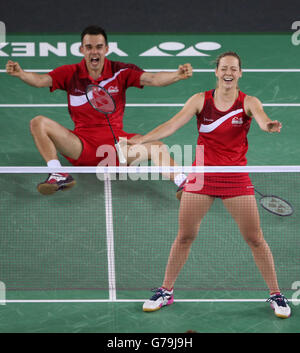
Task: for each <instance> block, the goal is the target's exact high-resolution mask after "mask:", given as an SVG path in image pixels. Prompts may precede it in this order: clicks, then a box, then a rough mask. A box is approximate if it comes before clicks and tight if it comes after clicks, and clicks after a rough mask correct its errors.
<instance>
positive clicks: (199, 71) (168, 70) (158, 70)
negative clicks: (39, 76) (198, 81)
mask: <svg viewBox="0 0 300 353" xmlns="http://www.w3.org/2000/svg"><path fill="white" fill-rule="evenodd" d="M52 70H53V69H25V70H24V71H29V72H50V71H52ZM242 70H243V72H258V73H260V72H286V73H289V72H300V69H242ZM144 71H147V72H160V71H166V72H175V71H177V69H144ZM214 71H215V69H193V72H197V73H205V72H214ZM0 73H6V70H3V69H1V70H0Z"/></svg>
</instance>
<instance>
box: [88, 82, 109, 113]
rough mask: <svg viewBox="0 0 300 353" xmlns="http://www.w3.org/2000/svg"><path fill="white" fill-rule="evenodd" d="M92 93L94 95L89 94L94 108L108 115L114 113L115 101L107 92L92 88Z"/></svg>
mask: <svg viewBox="0 0 300 353" xmlns="http://www.w3.org/2000/svg"><path fill="white" fill-rule="evenodd" d="M91 93H92V95H89V94H88V97H90V102H91V104H92V105H93V106H94V108H96V109H98V110H100V111H101V112H103V113H107V114H109V113H113V112H114V110H115V104H114V101H113V99H112V98H111V97H110V95H109V94H108V93H107V92H106V91H104V90H103V89H102V88H100V87H92V88H91Z"/></svg>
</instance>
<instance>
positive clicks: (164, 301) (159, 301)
mask: <svg viewBox="0 0 300 353" xmlns="http://www.w3.org/2000/svg"><path fill="white" fill-rule="evenodd" d="M152 292H154V293H155V294H154V295H153V296H152V297H151V298H150V299H148V300H146V301H145V303H144V305H143V310H144V311H156V310H159V309H160V308H161V307H163V306H166V305H171V304H173V302H174V295H173V289H172V290H171V291H167V290H166V289H165V288H162V287H161V288H154V289H152Z"/></svg>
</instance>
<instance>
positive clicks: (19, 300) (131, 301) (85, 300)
mask: <svg viewBox="0 0 300 353" xmlns="http://www.w3.org/2000/svg"><path fill="white" fill-rule="evenodd" d="M145 300H146V299H116V300H113V302H114V303H141V302H144V301H145ZM265 301H266V299H176V300H174V302H178V303H260V302H265ZM288 301H289V302H290V303H295V305H296V304H297V303H300V299H288ZM111 302H112V300H111V299H8V300H2V301H0V304H1V303H111Z"/></svg>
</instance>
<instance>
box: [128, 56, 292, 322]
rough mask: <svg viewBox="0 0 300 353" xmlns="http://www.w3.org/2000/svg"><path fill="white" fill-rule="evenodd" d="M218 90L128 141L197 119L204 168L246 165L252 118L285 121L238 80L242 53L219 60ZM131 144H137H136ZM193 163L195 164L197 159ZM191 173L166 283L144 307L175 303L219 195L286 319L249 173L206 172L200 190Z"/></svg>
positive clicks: (274, 126)
mask: <svg viewBox="0 0 300 353" xmlns="http://www.w3.org/2000/svg"><path fill="white" fill-rule="evenodd" d="M215 75H216V77H217V87H216V89H213V90H209V91H206V92H201V93H197V94H195V95H193V96H192V97H191V98H190V99H189V100H188V101H187V102H186V104H185V105H184V107H183V108H182V110H181V111H180V112H179V113H177V114H176V115H175V116H174V117H173V118H171V119H170V120H168V121H167V122H165V123H163V124H162V125H160V126H158V127H157V128H155V129H154V130H152V131H151V132H149V133H148V134H146V135H144V136H141V137H139V136H137V137H134V138H133V139H131V140H130V142H129V143H130V144H133V143H138V144H143V143H147V142H150V141H155V140H159V139H162V138H165V137H167V136H170V135H172V134H173V133H174V132H175V131H177V130H178V129H179V128H180V127H182V126H183V125H185V124H186V123H187V122H188V121H190V120H191V119H192V117H193V116H194V115H196V117H197V124H198V131H199V137H198V141H197V145H201V146H203V150H204V166H244V165H246V164H247V159H246V153H247V150H248V141H247V133H248V131H249V128H250V124H251V120H252V118H254V119H255V120H256V122H257V123H258V125H259V127H260V128H261V129H262V130H264V131H266V132H270V133H272V132H278V133H279V132H280V130H281V123H280V122H278V121H276V120H275V121H272V120H271V119H270V118H269V117H268V116H267V114H266V113H265V112H264V110H263V106H262V103H261V102H260V101H259V99H257V98H256V97H252V96H248V95H246V94H245V93H243V92H241V91H240V90H239V87H238V81H239V79H240V78H241V76H242V70H241V60H240V57H239V56H238V55H237V54H236V53H234V52H227V53H223V54H222V55H220V56H219V58H218V59H217V65H216V70H215ZM132 148H135V147H134V146H132ZM194 165H197V160H195V162H194ZM196 179H197V178H195V177H193V176H192V175H190V176H189V177H188V182H186V181H185V182H184V184H183V185H181V187H180V188H179V189H178V195H179V198H181V202H180V210H179V229H178V235H177V237H176V239H175V241H174V243H173V245H172V248H171V252H170V255H169V260H168V263H167V267H166V271H165V277H164V282H163V285H162V287H160V288H158V289H156V290H155V294H154V295H153V296H152V297H151V298H150V299H149V300H147V301H146V302H145V303H144V305H143V310H144V311H155V310H158V309H160V308H161V307H162V306H165V305H169V304H172V303H173V298H174V297H173V287H174V284H175V281H176V279H177V277H178V275H179V273H180V271H181V269H182V267H183V266H184V264H185V262H186V261H187V259H188V256H189V252H190V249H191V246H192V243H193V241H194V240H195V239H196V237H197V235H198V231H199V227H200V224H201V221H202V219H203V217H204V216H205V214H206V213H207V212H208V210H209V209H210V207H211V205H212V203H213V201H214V199H215V198H216V197H218V198H221V199H222V201H223V204H224V206H225V208H226V209H227V210H228V212H229V213H230V214H231V216H232V217H233V219H234V220H235V222H236V223H237V225H238V227H239V230H240V232H241V234H242V236H243V238H244V239H245V241H246V242H247V244H248V245H249V247H250V249H251V251H252V254H253V258H254V261H255V263H256V265H257V267H258V269H259V270H260V273H261V275H262V277H263V278H264V280H265V282H266V284H267V286H268V288H269V291H270V298H269V299H268V301H269V302H270V303H271V307H272V308H273V309H274V311H275V315H276V316H278V317H281V318H287V317H289V316H290V314H291V309H290V307H289V305H288V301H287V299H286V298H285V297H284V296H283V295H282V294H281V292H280V289H279V286H278V283H277V275H276V272H275V266H274V261H273V256H272V253H271V250H270V248H269V246H268V244H267V243H266V241H265V239H264V237H263V233H262V230H261V227H260V219H259V213H258V209H257V204H256V199H255V196H254V187H253V185H252V183H251V180H250V178H249V176H248V174H247V173H223V174H220V173H218V174H217V173H208V174H204V183H203V185H201V187H199V188H197V187H195V186H196V184H195V183H196Z"/></svg>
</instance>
